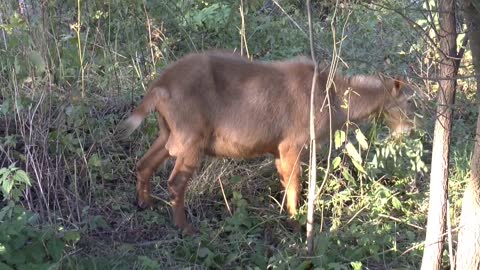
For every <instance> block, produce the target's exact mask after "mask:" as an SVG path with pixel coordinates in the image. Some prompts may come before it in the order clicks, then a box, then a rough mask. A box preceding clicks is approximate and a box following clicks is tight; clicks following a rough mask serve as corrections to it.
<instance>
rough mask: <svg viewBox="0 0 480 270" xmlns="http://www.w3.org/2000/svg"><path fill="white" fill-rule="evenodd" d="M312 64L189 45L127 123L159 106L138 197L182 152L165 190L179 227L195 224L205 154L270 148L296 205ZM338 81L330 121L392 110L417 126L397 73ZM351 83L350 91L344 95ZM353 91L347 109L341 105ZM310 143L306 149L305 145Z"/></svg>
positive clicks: (325, 122) (321, 77)
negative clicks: (194, 50)
mask: <svg viewBox="0 0 480 270" xmlns="http://www.w3.org/2000/svg"><path fill="white" fill-rule="evenodd" d="M313 72H314V65H313V64H312V63H311V62H310V61H309V60H308V59H306V58H296V59H293V60H288V61H278V62H270V63H263V62H251V61H249V60H247V59H245V58H240V57H235V56H230V55H228V54H224V53H204V54H190V55H187V56H185V57H184V58H182V59H180V60H178V61H177V62H175V63H173V64H172V65H170V66H169V67H168V68H167V69H166V70H165V71H164V72H163V74H162V75H161V76H160V77H159V78H158V79H156V80H155V81H153V82H152V83H151V84H150V86H149V92H148V93H147V95H146V96H145V97H144V99H143V100H142V102H141V104H140V105H139V106H138V107H137V108H136V109H135V110H134V111H133V113H132V115H131V116H130V117H129V118H128V119H127V120H126V121H125V122H124V124H123V125H122V129H123V133H124V134H125V135H128V134H130V133H131V132H133V130H135V129H136V128H137V127H138V126H139V125H140V123H141V121H142V120H143V119H144V118H145V117H146V116H147V115H148V113H150V112H152V111H153V110H155V111H157V112H158V124H159V128H160V131H159V136H158V138H157V139H156V140H155V142H154V143H153V145H152V146H151V147H150V149H149V150H148V151H147V153H146V154H145V155H144V156H143V157H142V159H141V160H140V161H139V162H138V164H137V193H138V204H139V206H141V207H147V206H150V205H151V204H152V202H151V198H150V182H149V181H150V180H149V179H150V177H151V176H152V174H153V173H154V172H155V170H156V169H157V168H158V167H159V165H160V164H161V163H162V162H163V161H164V160H165V159H166V158H167V157H170V156H172V157H176V162H175V167H174V169H173V171H172V173H171V175H170V177H169V179H168V190H169V192H170V196H171V202H172V207H173V218H174V222H175V224H176V225H177V226H179V227H180V228H182V229H185V230H186V232H187V233H191V232H192V231H193V227H191V226H190V225H189V223H188V222H187V220H186V217H185V211H184V196H185V188H186V186H187V182H188V180H189V179H190V178H191V176H192V174H193V172H194V170H195V168H196V167H197V166H198V164H199V162H200V160H201V158H202V156H203V155H205V154H207V155H211V156H217V157H231V158H250V157H255V156H259V155H264V154H272V155H273V156H274V157H275V159H276V160H275V164H276V167H277V170H278V172H279V175H280V177H281V182H282V185H283V186H284V188H285V189H286V195H287V209H288V212H289V213H290V214H291V215H294V214H295V213H296V211H297V203H298V198H299V195H300V182H299V175H300V165H299V164H300V163H299V162H298V157H299V156H300V153H301V152H302V149H304V146H305V143H306V142H307V141H308V139H309V132H308V130H309V104H310V103H309V99H310V89H311V82H312V77H313ZM327 76H328V70H323V71H319V72H318V76H317V78H318V81H317V84H316V85H317V89H316V95H315V104H316V105H315V130H316V136H317V142H319V145H322V144H323V143H325V142H326V141H327V140H328V134H329V116H328V109H327V108H326V107H322V104H324V100H325V96H326V91H325V85H326V82H327ZM334 86H335V87H334V88H332V89H331V90H332V91H331V108H332V114H333V117H332V120H333V121H332V126H333V129H334V130H335V129H339V128H341V127H342V125H344V123H345V122H346V121H347V119H349V120H350V121H353V122H356V121H357V122H358V121H361V120H364V119H366V118H368V117H369V116H370V115H373V114H376V113H379V112H381V111H382V110H383V111H385V112H386V113H387V116H388V117H387V120H388V119H390V121H387V123H388V124H389V125H390V127H391V128H392V129H393V130H403V129H405V128H410V127H411V124H410V122H408V121H406V120H405V117H404V111H405V110H406V109H407V106H408V105H407V102H406V98H405V95H404V93H403V91H402V88H403V84H402V83H401V82H400V81H397V80H394V79H389V78H382V77H379V76H353V77H347V78H344V77H341V76H338V75H337V76H335V79H334ZM346 91H350V94H349V95H346V94H345V93H346ZM345 100H349V102H348V101H347V102H348V103H349V106H348V109H345V108H343V107H342V105H343V104H344V103H345ZM303 152H305V151H303Z"/></svg>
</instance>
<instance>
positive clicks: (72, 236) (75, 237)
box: [63, 231, 80, 243]
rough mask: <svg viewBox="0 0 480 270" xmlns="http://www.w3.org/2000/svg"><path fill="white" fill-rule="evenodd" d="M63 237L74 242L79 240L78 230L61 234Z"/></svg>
mask: <svg viewBox="0 0 480 270" xmlns="http://www.w3.org/2000/svg"><path fill="white" fill-rule="evenodd" d="M63 239H64V240H65V241H67V242H71V243H76V242H78V241H80V233H79V232H78V231H68V232H66V233H65V234H64V235H63Z"/></svg>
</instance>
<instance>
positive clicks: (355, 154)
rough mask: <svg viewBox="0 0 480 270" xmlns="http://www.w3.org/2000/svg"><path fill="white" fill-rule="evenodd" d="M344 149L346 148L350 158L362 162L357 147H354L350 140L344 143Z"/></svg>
mask: <svg viewBox="0 0 480 270" xmlns="http://www.w3.org/2000/svg"><path fill="white" fill-rule="evenodd" d="M345 149H347V154H348V156H350V157H351V158H352V160H355V161H357V162H358V163H361V162H362V157H361V156H360V154H359V153H358V151H357V149H355V146H353V144H352V143H351V142H348V143H347V145H345Z"/></svg>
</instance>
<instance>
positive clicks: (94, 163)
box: [88, 153, 102, 168]
mask: <svg viewBox="0 0 480 270" xmlns="http://www.w3.org/2000/svg"><path fill="white" fill-rule="evenodd" d="M101 165H102V162H101V160H100V157H99V156H98V154H97V153H95V154H93V155H92V156H91V157H90V158H89V159H88V166H89V167H95V168H98V167H100V166H101Z"/></svg>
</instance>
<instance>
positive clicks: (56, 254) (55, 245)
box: [47, 238, 65, 262]
mask: <svg viewBox="0 0 480 270" xmlns="http://www.w3.org/2000/svg"><path fill="white" fill-rule="evenodd" d="M64 248H65V244H64V243H63V241H61V240H60V239H57V238H53V239H52V240H50V241H48V242H47V250H48V254H49V255H50V257H52V259H53V260H54V261H56V262H57V261H59V260H60V258H61V257H62V254H63V249H64Z"/></svg>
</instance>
